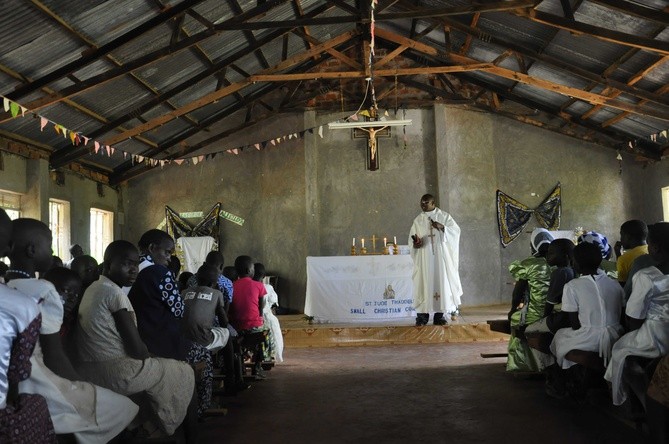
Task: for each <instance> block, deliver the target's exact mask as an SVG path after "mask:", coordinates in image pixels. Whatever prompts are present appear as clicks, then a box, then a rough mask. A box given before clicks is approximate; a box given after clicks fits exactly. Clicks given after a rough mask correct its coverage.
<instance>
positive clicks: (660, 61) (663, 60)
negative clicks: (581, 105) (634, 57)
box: [581, 56, 669, 119]
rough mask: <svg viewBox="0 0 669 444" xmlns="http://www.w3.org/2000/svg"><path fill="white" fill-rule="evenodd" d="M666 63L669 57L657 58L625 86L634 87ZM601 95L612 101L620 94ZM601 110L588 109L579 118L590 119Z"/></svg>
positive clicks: (596, 107) (618, 92)
mask: <svg viewBox="0 0 669 444" xmlns="http://www.w3.org/2000/svg"><path fill="white" fill-rule="evenodd" d="M667 61H669V56H664V57H660V58H659V59H658V60H656V61H655V62H654V63H651V64H650V65H648V66H646V67H645V68H643V69H641V70H640V71H638V72H637V73H636V74H633V75H632V76H631V77H630V78H629V80H627V84H628V85H634V84H635V83H637V82H638V81H639V80H641V79H643V78H644V77H645V76H646V75H648V73H650V72H651V71H653V70H654V69H656V68H658V67H660V66H662V65H664V64H665V63H666V62H667ZM603 93H605V94H607V96H608V97H610V98H612V99H613V98H616V97H618V96H620V94H622V93H621V92H620V91H613V92H610V93H609V92H606V91H603ZM602 108H603V106H602V105H595V106H594V107H592V109H590V110H588V111H587V112H585V113H584V114H583V115H582V116H581V118H582V119H589V118H590V117H592V116H593V115H595V114H596V113H597V111H599V110H601V109H602Z"/></svg>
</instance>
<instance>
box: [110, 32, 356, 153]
mask: <svg viewBox="0 0 669 444" xmlns="http://www.w3.org/2000/svg"><path fill="white" fill-rule="evenodd" d="M356 35H357V32H356V31H349V32H346V33H344V34H342V35H340V36H337V37H335V38H333V39H330V40H328V41H327V42H325V43H323V44H321V45H318V46H315V47H314V48H312V49H310V50H308V51H304V52H302V53H300V54H296V55H294V56H293V57H290V58H288V59H287V60H285V61H283V62H281V63H279V64H278V65H276V66H274V67H273V68H269V69H265V70H262V71H260V74H259V75H262V74H271V73H275V72H278V71H283V70H284V69H287V68H290V67H291V66H293V65H296V64H298V63H300V62H303V61H304V60H306V59H308V58H311V57H313V56H314V55H316V54H320V53H322V52H323V51H324V49H325V48H326V47H334V46H338V45H341V44H343V43H346V42H348V41H349V40H351V39H352V38H353V37H355V36H356ZM255 78H256V75H254V76H251V77H249V78H247V79H245V80H243V81H241V82H237V83H233V84H231V85H229V86H227V87H225V88H223V89H220V90H218V91H214V92H212V93H209V94H206V95H204V96H202V97H200V98H199V99H197V100H194V101H192V102H190V103H188V104H186V105H184V106H181V107H179V108H177V109H176V110H174V111H170V112H168V113H165V114H163V115H161V116H158V117H156V118H154V119H151V120H150V121H148V122H146V123H144V124H142V125H139V126H136V127H134V128H132V129H130V130H127V131H123V132H122V133H121V134H118V135H115V136H112V137H110V138H108V139H107V140H105V144H106V145H113V144H115V143H118V142H121V141H123V140H125V139H128V138H130V137H134V136H137V135H139V134H142V133H145V132H147V131H150V130H152V129H153V128H155V127H157V126H160V125H163V124H165V123H167V122H169V121H170V120H173V119H176V118H177V117H180V116H183V115H185V114H187V113H190V112H192V111H194V110H196V109H199V108H202V107H203V106H205V105H208V104H210V103H212V102H214V101H216V100H220V99H222V98H224V97H226V96H228V95H230V94H232V93H235V92H237V91H239V90H241V89H243V88H245V87H246V86H248V85H249V84H251V83H252V82H254V81H257V79H255Z"/></svg>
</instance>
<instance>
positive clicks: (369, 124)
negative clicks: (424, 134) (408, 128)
mask: <svg viewBox="0 0 669 444" xmlns="http://www.w3.org/2000/svg"><path fill="white" fill-rule="evenodd" d="M404 125H411V119H402V120H369V121H366V122H330V123H328V128H330V129H348V128H361V129H362V128H383V127H386V126H404Z"/></svg>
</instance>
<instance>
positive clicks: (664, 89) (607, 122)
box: [602, 83, 669, 128]
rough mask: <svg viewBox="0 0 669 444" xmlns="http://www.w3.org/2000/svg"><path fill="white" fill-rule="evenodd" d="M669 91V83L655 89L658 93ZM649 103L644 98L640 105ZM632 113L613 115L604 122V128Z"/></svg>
mask: <svg viewBox="0 0 669 444" xmlns="http://www.w3.org/2000/svg"><path fill="white" fill-rule="evenodd" d="M667 92H669V83H668V84H666V85H664V86H661V87H660V88H658V89H657V90H656V91H655V93H656V94H666V93H667ZM647 103H648V101H646V100H642V101H640V102H639V105H645V104H647ZM630 114H633V113H631V112H629V111H627V112H623V113H620V114H618V115H617V116H615V117H611V118H610V119H609V120H607V121H605V122H602V128H606V127H607V126H611V125H615V124H616V123H618V122H620V121H621V120H623V119H624V118H626V117H629V116H630Z"/></svg>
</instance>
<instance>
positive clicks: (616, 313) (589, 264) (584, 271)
mask: <svg viewBox="0 0 669 444" xmlns="http://www.w3.org/2000/svg"><path fill="white" fill-rule="evenodd" d="M574 261H575V264H574V265H575V268H576V271H577V272H578V273H579V274H580V275H581V277H579V278H577V279H574V280H572V281H571V282H569V283H567V285H565V287H564V296H563V299H562V312H563V313H566V314H567V316H568V317H569V321H570V323H571V328H563V329H561V330H558V332H557V333H556V334H555V338H553V342H552V343H551V351H552V352H553V354H554V355H555V359H556V361H557V364H558V366H560V368H563V369H567V368H569V367H571V366H572V365H574V362H571V361H569V360H568V359H566V358H565V355H566V354H567V353H569V352H570V351H571V350H582V351H587V352H596V353H598V354H599V356H600V357H601V358H602V359H603V360H604V365H606V363H607V362H608V360H609V358H610V355H611V348H612V347H613V344H614V342H615V341H616V340H617V339H618V338H619V337H620V335H621V334H622V332H623V328H622V325H620V313H621V312H622V306H623V289H622V288H621V287H620V285H618V284H617V283H616V281H614V280H613V279H611V278H610V277H608V276H607V275H605V274H604V273H598V269H599V265H600V262H601V261H602V255H601V252H600V250H599V248H598V247H597V246H596V245H593V244H589V243H585V242H584V243H581V244H579V245H577V246H576V248H574Z"/></svg>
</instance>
